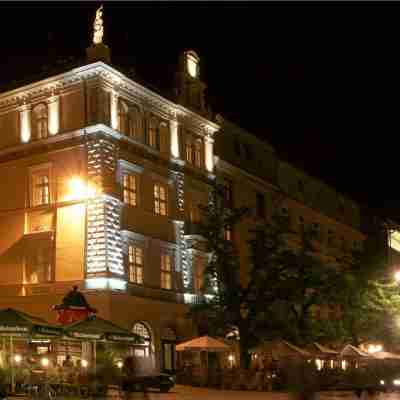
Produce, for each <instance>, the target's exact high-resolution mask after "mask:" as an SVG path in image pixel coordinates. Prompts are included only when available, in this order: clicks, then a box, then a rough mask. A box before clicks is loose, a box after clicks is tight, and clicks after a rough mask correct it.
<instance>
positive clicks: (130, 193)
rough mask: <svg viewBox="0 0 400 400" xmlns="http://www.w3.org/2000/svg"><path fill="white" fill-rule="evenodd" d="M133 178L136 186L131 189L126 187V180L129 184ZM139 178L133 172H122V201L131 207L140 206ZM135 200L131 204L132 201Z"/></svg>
mask: <svg viewBox="0 0 400 400" xmlns="http://www.w3.org/2000/svg"><path fill="white" fill-rule="evenodd" d="M131 178H133V182H134V185H133V187H130V186H129V185H126V181H125V179H127V181H128V182H130V181H131ZM138 198H139V176H138V175H137V174H135V173H133V172H131V171H123V172H122V201H123V203H124V204H126V205H127V206H130V207H137V206H138V205H139V201H138ZM132 199H133V200H134V201H133V202H131V200H132Z"/></svg>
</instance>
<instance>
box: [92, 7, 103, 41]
mask: <svg viewBox="0 0 400 400" xmlns="http://www.w3.org/2000/svg"><path fill="white" fill-rule="evenodd" d="M102 16H103V5H101V6H100V7H99V8H98V10H97V11H96V18H95V20H94V24H93V28H94V32H93V43H94V44H95V45H97V44H100V43H103V34H104V28H103V18H102Z"/></svg>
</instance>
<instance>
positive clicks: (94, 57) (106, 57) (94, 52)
mask: <svg viewBox="0 0 400 400" xmlns="http://www.w3.org/2000/svg"><path fill="white" fill-rule="evenodd" d="M103 36H104V26H103V5H101V6H100V7H99V8H98V9H97V11H96V16H95V18H94V22H93V40H92V44H91V46H90V47H88V48H87V49H86V58H87V61H88V62H89V63H93V62H96V61H104V62H106V63H110V61H111V55H110V49H109V48H108V46H106V45H105V44H104V43H103Z"/></svg>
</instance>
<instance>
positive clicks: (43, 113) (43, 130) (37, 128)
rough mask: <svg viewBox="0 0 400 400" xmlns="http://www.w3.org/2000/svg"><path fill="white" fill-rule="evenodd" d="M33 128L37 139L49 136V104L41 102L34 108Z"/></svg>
mask: <svg viewBox="0 0 400 400" xmlns="http://www.w3.org/2000/svg"><path fill="white" fill-rule="evenodd" d="M32 128H33V137H34V138H35V139H38V140H39V139H45V138H47V136H48V134H49V132H48V114H47V105H46V104H43V103H40V104H38V105H37V106H35V107H34V108H33V110H32Z"/></svg>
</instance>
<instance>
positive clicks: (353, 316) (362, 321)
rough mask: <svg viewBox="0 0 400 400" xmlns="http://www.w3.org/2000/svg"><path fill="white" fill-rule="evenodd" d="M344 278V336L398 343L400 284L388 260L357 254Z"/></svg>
mask: <svg viewBox="0 0 400 400" xmlns="http://www.w3.org/2000/svg"><path fill="white" fill-rule="evenodd" d="M342 278H343V284H342V285H341V288H342V289H341V291H340V293H339V294H338V299H339V304H340V308H341V310H342V313H341V319H340V321H339V322H340V324H341V327H342V332H343V336H344V339H345V340H348V341H351V342H352V343H353V344H354V345H356V346H357V345H359V344H360V343H362V342H366V341H374V342H383V343H385V344H386V345H387V346H389V347H393V346H395V345H396V343H398V341H399V339H400V337H399V336H400V335H399V330H400V325H399V323H400V320H399V317H400V288H399V287H398V284H397V283H396V282H395V280H394V279H393V277H392V276H391V275H390V271H389V269H388V267H387V265H386V263H385V260H384V259H383V258H382V257H374V256H373V255H371V254H369V253H368V252H364V253H361V254H358V255H357V256H356V261H355V263H354V264H353V267H352V269H351V270H350V271H345V272H344V274H343V277H342Z"/></svg>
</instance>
